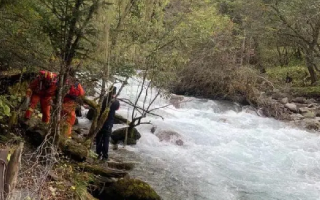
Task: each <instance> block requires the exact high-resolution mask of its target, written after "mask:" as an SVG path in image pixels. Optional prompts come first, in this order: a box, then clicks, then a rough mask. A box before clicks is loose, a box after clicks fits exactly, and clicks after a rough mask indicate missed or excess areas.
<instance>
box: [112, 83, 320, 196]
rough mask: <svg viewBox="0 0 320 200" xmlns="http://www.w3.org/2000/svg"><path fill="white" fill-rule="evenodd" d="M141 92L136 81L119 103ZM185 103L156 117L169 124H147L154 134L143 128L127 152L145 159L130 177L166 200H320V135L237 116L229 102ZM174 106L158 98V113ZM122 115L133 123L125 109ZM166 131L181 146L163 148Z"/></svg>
mask: <svg viewBox="0 0 320 200" xmlns="http://www.w3.org/2000/svg"><path fill="white" fill-rule="evenodd" d="M138 86H139V81H137V80H134V79H131V80H130V81H129V85H128V86H126V87H125V88H124V90H123V91H122V93H121V95H120V97H122V98H128V99H131V100H134V99H135V96H136V93H137V92H136V91H137V89H138ZM152 93H153V94H152V95H154V94H155V90H153V91H152ZM149 94H150V92H149ZM184 101H187V102H185V103H182V104H181V107H180V108H174V107H173V106H169V107H166V108H162V109H160V110H158V111H157V113H158V114H160V115H162V116H163V117H164V120H162V119H161V118H156V117H153V116H148V117H147V118H146V119H145V121H149V120H151V122H152V124H153V125H154V126H156V127H157V129H156V132H155V134H152V133H151V131H150V128H151V127H152V126H151V125H141V126H139V127H138V130H139V131H140V133H141V134H142V137H141V139H140V140H139V141H138V144H137V145H136V146H133V147H127V149H129V150H130V151H131V152H132V154H133V155H134V156H135V158H139V164H138V165H137V167H136V168H135V169H134V170H133V171H132V172H131V175H132V176H133V177H137V178H140V179H142V180H144V181H146V182H148V183H150V184H151V185H152V186H153V188H154V189H155V190H156V191H157V192H158V193H159V195H160V196H161V197H162V198H163V199H165V200H273V199H278V200H298V199H301V200H317V199H320V138H319V136H318V135H317V134H313V133H308V132H306V131H303V130H298V129H294V128H292V127H290V126H289V125H288V124H285V123H281V122H279V121H276V120H273V119H269V118H263V117H259V116H256V115H254V114H250V113H246V112H244V111H239V107H238V106H237V105H235V104H231V103H230V104H228V103H225V102H217V101H211V100H201V99H196V98H188V97H185V98H184ZM142 102H143V98H141V101H139V103H140V105H141V103H142ZM168 102H169V101H168V100H165V99H162V98H160V99H158V100H157V101H156V102H155V105H154V106H155V107H157V106H162V105H165V104H167V103H168ZM119 113H120V114H121V115H123V116H125V117H127V116H131V114H130V113H131V111H130V108H129V107H128V106H126V105H124V104H123V103H122V104H121V109H120V110H119ZM163 131H175V132H177V133H178V134H179V135H180V136H179V135H178V137H179V138H180V139H181V140H182V141H183V145H182V146H178V145H177V144H176V143H175V142H174V140H169V141H162V142H160V139H159V138H158V137H157V136H156V135H157V133H160V132H163ZM118 152H120V151H114V152H111V153H112V154H118Z"/></svg>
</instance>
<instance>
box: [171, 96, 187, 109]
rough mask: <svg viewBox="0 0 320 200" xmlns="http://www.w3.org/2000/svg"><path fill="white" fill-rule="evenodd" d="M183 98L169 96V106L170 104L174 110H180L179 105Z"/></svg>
mask: <svg viewBox="0 0 320 200" xmlns="http://www.w3.org/2000/svg"><path fill="white" fill-rule="evenodd" d="M183 99H184V97H183V96H181V95H176V94H172V95H171V96H170V100H169V102H170V104H172V105H173V106H174V107H175V108H180V104H181V102H182V101H183Z"/></svg>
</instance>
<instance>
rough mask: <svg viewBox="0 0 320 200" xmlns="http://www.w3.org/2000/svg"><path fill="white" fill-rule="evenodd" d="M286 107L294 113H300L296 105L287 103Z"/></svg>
mask: <svg viewBox="0 0 320 200" xmlns="http://www.w3.org/2000/svg"><path fill="white" fill-rule="evenodd" d="M284 106H285V107H286V108H288V109H289V110H290V111H292V112H298V107H297V105H296V104H294V103H286V104H285V105H284Z"/></svg>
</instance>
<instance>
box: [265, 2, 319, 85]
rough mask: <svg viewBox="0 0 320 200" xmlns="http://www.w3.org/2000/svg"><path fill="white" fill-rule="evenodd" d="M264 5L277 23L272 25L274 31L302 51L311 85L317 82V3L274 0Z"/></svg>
mask: <svg viewBox="0 0 320 200" xmlns="http://www.w3.org/2000/svg"><path fill="white" fill-rule="evenodd" d="M266 5H268V7H269V12H271V13H272V14H274V16H275V19H276V20H277V22H278V23H275V24H274V29H275V31H277V32H278V34H279V35H280V36H282V37H283V38H284V37H285V38H287V40H289V41H290V42H291V43H292V44H295V45H297V46H298V47H299V48H301V49H302V51H303V53H304V54H303V55H304V58H305V61H306V66H307V68H308V71H309V74H310V77H311V83H315V82H316V81H317V76H316V72H315V70H317V71H318V68H317V62H316V59H317V58H318V57H319V56H320V48H319V47H320V45H319V33H320V15H319V8H320V7H319V2H318V1H316V0H307V1H300V0H295V1H278V0H274V1H267V4H266Z"/></svg>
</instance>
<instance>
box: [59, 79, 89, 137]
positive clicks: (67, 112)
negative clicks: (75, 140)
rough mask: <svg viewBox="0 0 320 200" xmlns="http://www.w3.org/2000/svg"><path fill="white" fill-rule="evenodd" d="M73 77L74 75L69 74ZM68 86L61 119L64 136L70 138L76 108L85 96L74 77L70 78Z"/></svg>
mask: <svg viewBox="0 0 320 200" xmlns="http://www.w3.org/2000/svg"><path fill="white" fill-rule="evenodd" d="M71 75H73V76H74V74H71ZM67 84H68V85H69V86H70V89H69V92H68V93H67V94H66V96H65V97H64V99H63V106H62V117H63V119H64V120H65V121H64V122H65V123H64V135H65V136H66V137H67V138H71V131H72V126H73V125H74V123H75V121H76V106H77V103H79V102H81V97H83V96H84V95H85V91H84V89H83V88H82V86H81V84H80V83H79V82H78V80H77V79H76V78H75V77H70V78H69V79H68V81H67Z"/></svg>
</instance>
